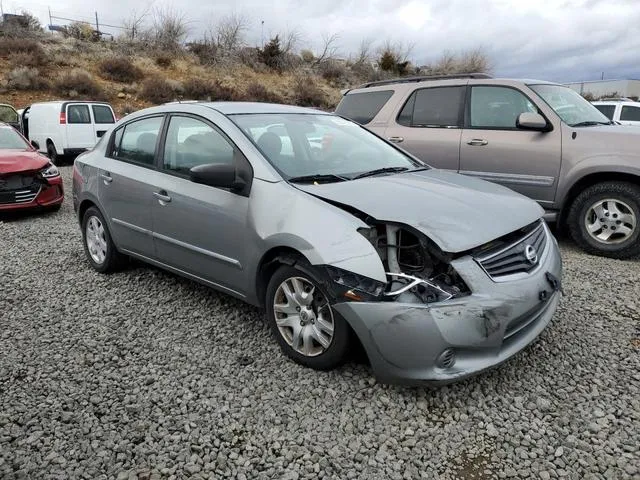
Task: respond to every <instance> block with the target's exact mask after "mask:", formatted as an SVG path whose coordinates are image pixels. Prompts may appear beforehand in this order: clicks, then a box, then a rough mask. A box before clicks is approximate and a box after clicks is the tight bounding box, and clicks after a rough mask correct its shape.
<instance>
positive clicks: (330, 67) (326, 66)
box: [319, 60, 349, 82]
mask: <svg viewBox="0 0 640 480" xmlns="http://www.w3.org/2000/svg"><path fill="white" fill-rule="evenodd" d="M319 69H320V75H322V78H324V79H325V80H326V81H328V82H338V81H340V80H342V79H346V78H347V76H348V75H349V72H348V70H347V67H346V66H345V65H342V64H340V63H338V62H336V61H334V60H328V61H326V62H322V63H321V64H320V65H319Z"/></svg>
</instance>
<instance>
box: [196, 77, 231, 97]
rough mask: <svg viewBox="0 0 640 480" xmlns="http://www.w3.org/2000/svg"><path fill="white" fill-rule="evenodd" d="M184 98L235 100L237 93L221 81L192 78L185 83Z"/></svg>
mask: <svg viewBox="0 0 640 480" xmlns="http://www.w3.org/2000/svg"><path fill="white" fill-rule="evenodd" d="M184 96H185V98H188V99H190V100H210V101H215V100H235V99H236V98H237V94H236V91H235V90H234V89H233V88H230V87H227V86H225V85H222V84H221V83H220V82H219V81H217V80H216V81H209V80H203V79H201V78H197V77H192V78H190V79H188V80H187V81H186V82H184Z"/></svg>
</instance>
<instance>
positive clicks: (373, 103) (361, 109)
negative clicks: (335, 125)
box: [336, 90, 393, 125]
mask: <svg viewBox="0 0 640 480" xmlns="http://www.w3.org/2000/svg"><path fill="white" fill-rule="evenodd" d="M392 95H393V90H382V91H377V92H361V93H351V94H347V95H345V96H344V97H342V101H341V102H340V104H339V105H338V108H336V113H337V114H338V115H342V116H343V117H347V118H350V119H351V120H353V121H354V122H358V123H359V124H361V125H365V124H367V123H369V122H370V121H371V120H373V118H374V117H375V116H376V115H377V114H378V112H379V111H380V110H381V109H382V107H384V105H385V103H387V101H388V100H389V99H390V98H391V96H392Z"/></svg>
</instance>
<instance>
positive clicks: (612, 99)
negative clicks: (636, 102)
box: [598, 97, 633, 102]
mask: <svg viewBox="0 0 640 480" xmlns="http://www.w3.org/2000/svg"><path fill="white" fill-rule="evenodd" d="M598 101H600V102H633V100H632V99H630V98H627V97H608V98H601V99H600V100H598Z"/></svg>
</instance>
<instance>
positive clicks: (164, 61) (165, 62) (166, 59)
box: [156, 53, 173, 68]
mask: <svg viewBox="0 0 640 480" xmlns="http://www.w3.org/2000/svg"><path fill="white" fill-rule="evenodd" d="M156 65H157V66H159V67H161V68H169V67H171V65H173V58H172V57H171V55H167V54H165V53H160V54H158V55H156Z"/></svg>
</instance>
